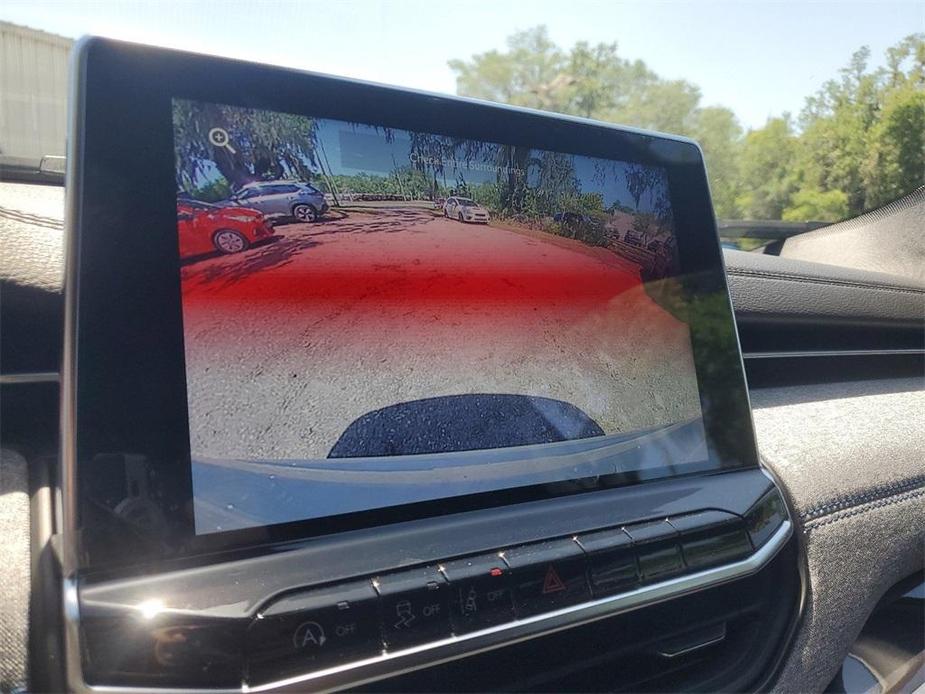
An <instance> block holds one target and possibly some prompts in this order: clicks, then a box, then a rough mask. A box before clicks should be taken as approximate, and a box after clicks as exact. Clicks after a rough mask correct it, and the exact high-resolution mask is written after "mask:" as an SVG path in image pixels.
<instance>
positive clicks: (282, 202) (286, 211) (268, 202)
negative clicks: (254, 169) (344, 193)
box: [229, 181, 328, 222]
mask: <svg viewBox="0 0 925 694" xmlns="http://www.w3.org/2000/svg"><path fill="white" fill-rule="evenodd" d="M229 203H230V204H232V205H238V206H240V207H250V208H251V209H255V210H258V211H260V212H263V213H264V214H265V215H267V216H269V215H277V216H283V217H295V218H296V219H298V220H299V221H301V222H316V221H318V219H319V217H321V215H323V214H324V213H325V212H327V210H328V203H327V202H326V201H325V199H324V193H322V192H321V191H320V190H318V189H317V188H315V187H314V186H311V185H309V184H308V183H304V182H302V181H264V182H260V183H248V184H246V185H244V186H242V187H241V189H240V190H238V191H237V192H236V193H235V194H234V195H232V196H231V198H230V200H229Z"/></svg>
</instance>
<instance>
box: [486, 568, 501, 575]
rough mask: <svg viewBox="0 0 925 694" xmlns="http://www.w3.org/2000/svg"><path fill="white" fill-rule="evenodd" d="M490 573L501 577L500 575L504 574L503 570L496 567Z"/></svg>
mask: <svg viewBox="0 0 925 694" xmlns="http://www.w3.org/2000/svg"><path fill="white" fill-rule="evenodd" d="M488 573H489V574H490V575H491V576H500V575H501V574H503V573H504V572H503V571H502V570H501V569H499V568H498V567H495V568H493V569H492V570H491V571H489V572H488Z"/></svg>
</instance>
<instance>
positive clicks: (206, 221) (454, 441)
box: [172, 99, 707, 533]
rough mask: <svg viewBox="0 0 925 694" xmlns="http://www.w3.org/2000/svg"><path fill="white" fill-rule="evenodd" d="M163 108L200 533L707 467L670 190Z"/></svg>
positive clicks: (463, 150)
mask: <svg viewBox="0 0 925 694" xmlns="http://www.w3.org/2000/svg"><path fill="white" fill-rule="evenodd" d="M172 106H173V109H172V111H173V127H174V149H175V153H176V163H177V169H176V174H177V190H178V193H177V220H178V221H177V232H176V233H177V242H178V248H179V254H180V258H181V268H180V279H181V285H182V302H183V340H184V347H185V364H186V385H187V399H188V405H189V432H190V450H191V456H192V464H193V496H194V500H195V506H194V508H195V523H196V530H197V532H199V533H210V532H216V531H221V530H230V529H235V528H241V527H246V526H250V525H265V524H271V523H282V522H287V521H294V520H302V519H307V518H316V517H319V516H328V515H334V514H341V513H346V512H350V511H361V510H367V509H373V508H381V507H384V506H390V505H396V504H404V503H411V502H417V501H424V500H432V499H440V498H445V497H453V496H458V495H463V494H471V493H477V492H486V491H494V490H499V489H507V488H510V487H518V486H524V485H536V484H554V483H561V482H566V481H569V480H574V479H576V478H584V477H594V476H600V475H606V474H609V473H613V472H614V471H622V472H626V471H643V470H652V469H657V468H658V467H660V466H667V465H673V466H677V465H682V466H683V465H684V464H686V463H691V462H697V461H703V460H706V458H707V449H706V437H705V433H704V428H703V424H702V418H701V409H700V399H699V393H698V387H697V374H696V370H695V366H694V359H693V352H692V348H691V337H690V330H689V327H688V325H687V324H686V323H685V322H684V321H683V320H679V318H677V317H676V316H675V315H673V314H672V312H671V311H670V310H668V309H667V308H666V307H664V306H661V305H660V304H659V301H658V300H657V298H655V297H654V296H653V294H654V293H655V292H654V290H653V286H654V285H659V284H662V283H670V282H672V281H674V278H676V277H677V275H678V273H679V264H678V246H677V238H676V231H675V226H674V221H673V211H672V205H671V191H670V189H669V185H668V178H667V175H666V172H665V170H664V168H661V167H658V166H649V165H642V164H638V163H633V162H628V161H621V160H616V159H604V158H599V157H588V156H579V155H575V154H569V153H564V152H557V151H552V150H547V149H541V148H538V147H528V146H517V145H511V144H506V143H503V142H490V141H482V140H473V139H467V138H459V137H448V136H444V135H440V134H436V133H433V132H422V131H417V130H404V129H399V128H393V127H385V126H383V125H381V124H377V123H375V122H374V121H373V120H369V121H367V122H355V121H354V122H350V121H344V120H335V119H331V118H317V117H313V116H312V115H308V114H305V115H302V114H292V113H279V112H274V111H266V110H258V109H249V108H240V107H236V106H227V105H223V104H215V103H207V102H201V101H190V100H186V99H175V100H173V104H172ZM371 115H372V114H371Z"/></svg>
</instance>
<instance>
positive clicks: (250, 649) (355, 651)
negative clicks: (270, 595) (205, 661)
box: [247, 581, 382, 682]
mask: <svg viewBox="0 0 925 694" xmlns="http://www.w3.org/2000/svg"><path fill="white" fill-rule="evenodd" d="M376 600H377V597H376V591H375V590H373V587H372V585H371V584H370V583H369V581H357V582H356V583H349V584H345V585H342V586H334V587H331V588H320V589H316V590H310V591H304V592H300V593H295V594H292V595H289V596H287V597H284V598H282V599H280V600H277V601H276V602H274V603H273V604H271V605H270V606H269V607H268V608H267V609H265V610H263V611H262V612H261V613H260V614H259V615H258V617H257V619H255V620H254V622H253V623H252V624H251V626H250V628H249V629H248V632H247V655H248V658H247V659H248V668H247V671H248V681H249V682H263V681H268V680H271V679H280V678H282V677H286V676H287V675H292V674H298V673H302V672H306V671H308V670H320V669H323V668H326V667H331V666H334V665H340V664H342V663H345V662H349V661H353V660H359V659H362V658H364V657H370V656H374V655H378V654H379V653H380V652H381V651H382V641H381V639H380V636H379V622H378V618H377V614H376Z"/></svg>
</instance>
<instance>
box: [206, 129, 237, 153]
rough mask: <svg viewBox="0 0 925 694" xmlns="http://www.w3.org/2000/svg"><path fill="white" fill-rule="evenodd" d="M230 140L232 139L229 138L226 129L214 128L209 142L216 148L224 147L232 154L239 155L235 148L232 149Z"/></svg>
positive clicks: (210, 133) (210, 132)
mask: <svg viewBox="0 0 925 694" xmlns="http://www.w3.org/2000/svg"><path fill="white" fill-rule="evenodd" d="M230 139H231V138H230V137H228V131H227V130H225V129H224V128H212V129H211V130H210V131H209V142H211V143H212V144H213V145H215V146H216V147H224V148H225V149H227V150H228V151H229V152H231V153H232V154H237V151H236V150H235V148H234V147H232V146H231V144H230V143H229V140H230Z"/></svg>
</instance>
